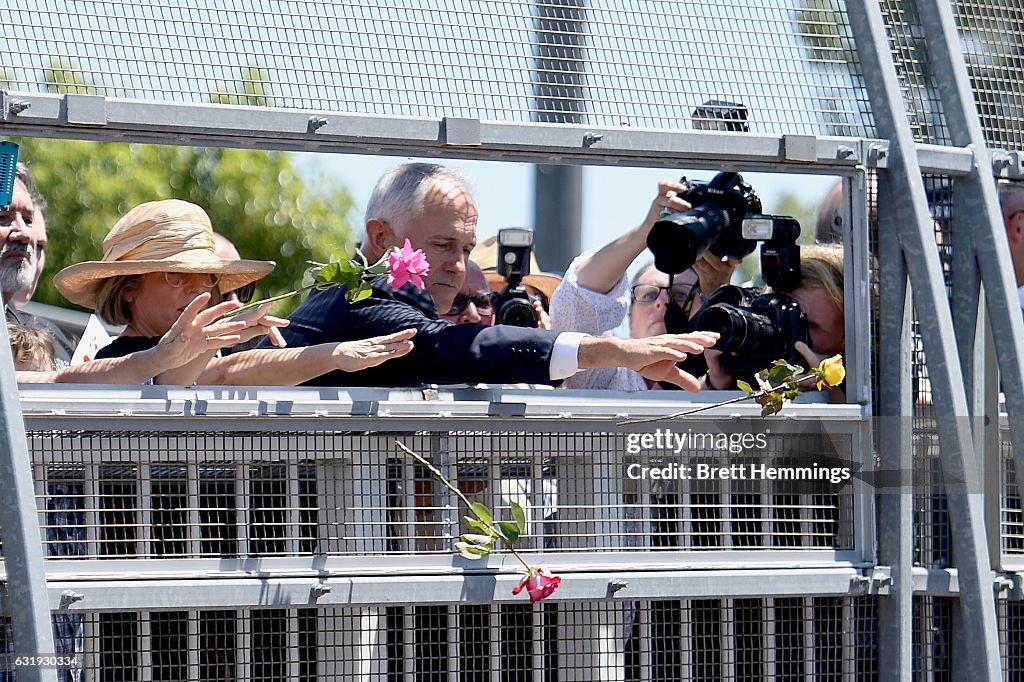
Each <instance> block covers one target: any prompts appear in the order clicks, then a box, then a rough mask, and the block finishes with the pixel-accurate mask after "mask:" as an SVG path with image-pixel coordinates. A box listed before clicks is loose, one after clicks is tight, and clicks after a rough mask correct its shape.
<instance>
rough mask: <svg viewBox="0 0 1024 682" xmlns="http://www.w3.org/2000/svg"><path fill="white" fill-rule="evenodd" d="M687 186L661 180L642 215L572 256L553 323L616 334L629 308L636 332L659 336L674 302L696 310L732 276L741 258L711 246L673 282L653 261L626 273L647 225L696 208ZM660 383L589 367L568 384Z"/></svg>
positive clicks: (623, 386)
mask: <svg viewBox="0 0 1024 682" xmlns="http://www.w3.org/2000/svg"><path fill="white" fill-rule="evenodd" d="M684 189H685V188H684V187H683V185H681V184H680V183H678V182H672V181H667V180H666V181H662V182H660V183H658V194H657V196H656V197H655V198H654V201H652V202H651V207H650V209H649V210H648V212H647V215H646V216H645V218H644V220H643V222H641V223H640V224H639V225H637V226H636V227H634V228H633V229H631V230H629V231H627V232H626V233H624V234H623V235H622V236H620V237H618V238H616V239H614V240H612V241H611V242H609V243H608V244H606V245H604V246H602V247H601V248H599V249H594V250H591V251H587V252H585V253H583V254H582V255H580V256H578V257H576V259H574V260H573V262H572V263H571V264H570V265H569V269H568V270H566V273H565V276H564V277H563V279H562V283H561V284H560V285H559V287H558V288H557V289H556V290H555V292H554V294H553V295H552V297H551V310H550V314H551V324H552V329H554V330H556V331H576V332H585V333H588V334H593V335H604V336H610V335H611V334H612V331H613V330H614V329H616V328H617V327H618V326H619V325H620V324H622V321H623V320H624V319H626V317H627V315H628V317H629V335H630V338H646V337H649V336H657V335H659V334H664V333H665V312H666V310H667V309H668V306H669V305H679V306H681V307H683V308H684V309H685V310H687V311H688V312H689V313H691V314H692V313H695V312H696V311H697V310H698V309H699V308H700V305H701V303H702V302H703V299H704V296H707V295H709V294H710V293H711V292H713V291H714V290H715V289H717V288H718V287H719V286H721V285H722V284H726V283H727V282H728V281H729V279H730V278H731V277H732V273H733V271H734V270H735V269H736V266H737V265H738V264H739V260H737V259H731V260H726V261H722V260H720V259H718V258H717V257H716V256H714V255H713V254H711V253H710V252H708V253H706V254H705V256H704V258H702V259H700V260H698V261H697V262H696V263H695V264H694V266H693V268H691V269H690V270H687V271H686V272H683V273H681V274H679V275H676V276H675V277H674V278H673V281H672V287H671V289H669V286H668V284H669V276H668V275H667V274H665V273H663V272H661V271H659V270H657V269H655V268H654V264H653V263H651V264H648V265H646V266H644V267H643V268H641V270H640V272H638V273H637V274H636V275H635V276H634V278H633V281H632V282H629V281H628V280H627V279H626V269H627V268H628V267H629V266H630V264H631V263H632V262H633V261H634V260H635V259H636V258H637V256H639V255H640V254H641V253H642V252H643V251H644V249H646V248H647V233H648V232H650V230H651V227H653V225H654V223H656V222H657V221H658V219H659V218H660V217H661V216H662V214H663V213H664V212H665V211H668V212H670V213H678V212H681V211H687V210H689V209H690V208H691V206H690V204H689V203H687V202H686V201H684V200H682V199H680V198H679V197H678V196H677V194H678V193H679V192H682V191H684ZM656 386H657V384H655V383H653V382H649V381H648V380H647V379H645V378H644V377H642V376H640V375H639V374H638V373H636V372H634V371H632V370H630V369H627V368H622V367H618V368H616V367H608V368H599V369H592V370H587V371H585V372H580V373H579V374H576V375H574V376H572V377H569V378H568V379H566V381H565V382H564V383H563V384H562V387H563V388H576V389H611V390H619V391H644V390H647V389H649V388H654V387H656Z"/></svg>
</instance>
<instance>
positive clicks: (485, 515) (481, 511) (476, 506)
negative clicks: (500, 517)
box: [470, 502, 494, 528]
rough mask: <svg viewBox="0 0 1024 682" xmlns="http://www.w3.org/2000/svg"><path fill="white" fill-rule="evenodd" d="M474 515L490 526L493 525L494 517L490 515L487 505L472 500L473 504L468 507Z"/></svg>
mask: <svg viewBox="0 0 1024 682" xmlns="http://www.w3.org/2000/svg"><path fill="white" fill-rule="evenodd" d="M470 509H471V510H472V511H473V513H474V514H476V517H477V518H478V519H480V520H481V521H483V522H484V523H485V524H487V525H488V526H490V527H492V528H493V527H494V517H493V516H492V515H491V510H490V509H488V508H487V505H486V504H484V503H483V502H474V503H473V506H472V507H470Z"/></svg>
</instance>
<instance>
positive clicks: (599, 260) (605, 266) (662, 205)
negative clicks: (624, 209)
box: [577, 180, 691, 294]
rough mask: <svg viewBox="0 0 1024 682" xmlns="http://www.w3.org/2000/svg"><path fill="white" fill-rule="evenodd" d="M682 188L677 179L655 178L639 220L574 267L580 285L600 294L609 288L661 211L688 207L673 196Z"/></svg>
mask: <svg viewBox="0 0 1024 682" xmlns="http://www.w3.org/2000/svg"><path fill="white" fill-rule="evenodd" d="M685 189H686V188H685V187H684V186H683V185H681V184H679V183H678V182H671V181H668V180H663V181H662V182H659V183H658V196H656V197H654V201H652V202H651V207H650V208H649V209H648V210H647V216H646V217H645V218H644V220H643V222H642V223H640V224H639V225H637V226H636V227H634V228H633V229H631V230H629V231H627V232H626V233H625V234H623V235H621V236H619V237H617V238H615V239H613V240H612V241H610V242H608V243H607V244H605V245H604V246H602V247H601V248H600V249H598V250H597V251H595V252H594V254H593V255H592V256H591V257H590V259H589V260H588V261H587V262H586V263H583V264H582V265H580V267H579V270H577V277H578V278H579V283H580V286H582V287H586V288H587V289H590V290H591V291H596V292H598V293H602V294H604V293H608V292H609V291H611V289H612V287H614V286H615V284H616V282H618V281H619V280H620V279H621V278H622V275H623V274H624V273H625V272H626V268H628V267H629V265H630V263H632V262H633V261H634V260H635V259H636V257H637V256H639V255H640V254H641V253H642V252H643V250H644V249H646V248H647V233H648V232H650V231H651V228H652V227H654V223H656V222H658V219H659V218H660V217H661V214H662V212H663V211H665V210H668V211H671V212H672V213H678V212H680V211H688V210H690V208H691V207H690V204H688V203H687V202H685V201H683V200H682V199H680V198H679V197H677V196H676V194H677V193H678V192H682V191H684V190H685Z"/></svg>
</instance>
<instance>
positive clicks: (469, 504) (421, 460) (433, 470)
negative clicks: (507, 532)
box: [395, 440, 493, 527]
mask: <svg viewBox="0 0 1024 682" xmlns="http://www.w3.org/2000/svg"><path fill="white" fill-rule="evenodd" d="M395 445H397V446H398V447H400V448H401V449H402V450H404V451H405V453H406V454H407V455H409V456H410V457H412V458H413V459H415V460H416V461H417V462H419V463H420V464H422V465H423V466H425V467H427V469H429V470H430V473H432V474H434V476H436V477H437V479H438V480H439V481H441V483H444V485H445V487H447V488H448V490H451V491H452V492H453V493H455V494H456V495H458V496H459V499H460V500H462V502H463V503H464V504H465V505H466V509H469V510H472V509H473V503H472V502H470V501H469V499H468V498H466V496H465V495H463V494H462V491H461V490H459V489H458V487H457V486H455V485H453V484H452V482H451V481H449V480H448V479H447V478H445V475H444V474H442V473H441V472H440V471H439V470H438V468H437V467H435V466H434V465H433V464H431V463H430V462H428V461H427V460H425V459H424V458H423V457H422V456H421V455H420V454H419V453H416V452H413V451H412V450H410V449H409V448H407V447H406V446H405V444H404V443H402V442H401V441H397V440H396V441H395ZM492 527H493V526H492Z"/></svg>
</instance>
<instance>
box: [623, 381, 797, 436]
mask: <svg viewBox="0 0 1024 682" xmlns="http://www.w3.org/2000/svg"><path fill="white" fill-rule="evenodd" d="M814 376H817V375H816V374H815V373H814V372H807V373H806V374H803V375H801V376H798V377H793V378H791V379H787V380H786V381H785V383H781V384H779V385H778V386H771V387H769V388H765V389H762V390H760V391H756V392H755V393H748V394H747V395H741V396H740V397H738V398H731V399H729V400H723V401H722V402H720V403H711V404H710V405H701V406H700V407H695V408H693V409H691V410H684V411H682V412H676V413H674V414H666V415H662V416H660V417H645V418H643V419H627V420H626V421H621V422H617V425H618V426H625V425H628V424H648V423H650V422H658V421H663V420H666V419H678V418H679V417H688V416H689V415H691V414H697V413H698V412H704V411H705V410H711V409H714V408H716V407H724V406H725V405H732V404H733V403H741V402H743V401H744V400H757V399H758V398H760V397H761V396H765V395H768V394H770V393H777V392H778V391H781V390H783V389H786V388H789V387H790V384H796V385H797V386H799V385H800V383H801V382H803V381H805V380H807V379H810V378H812V377H814Z"/></svg>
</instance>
